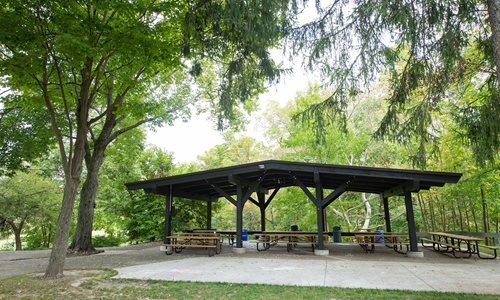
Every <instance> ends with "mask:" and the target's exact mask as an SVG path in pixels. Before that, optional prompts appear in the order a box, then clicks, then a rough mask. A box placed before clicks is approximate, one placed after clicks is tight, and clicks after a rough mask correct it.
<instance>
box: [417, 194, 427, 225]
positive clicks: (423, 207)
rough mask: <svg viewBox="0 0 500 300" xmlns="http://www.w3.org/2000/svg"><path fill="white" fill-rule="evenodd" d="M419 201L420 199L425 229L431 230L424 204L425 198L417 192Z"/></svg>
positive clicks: (419, 204)
mask: <svg viewBox="0 0 500 300" xmlns="http://www.w3.org/2000/svg"><path fill="white" fill-rule="evenodd" d="M417 201H418V206H419V207H420V213H421V214H422V222H423V223H424V231H428V230H429V226H428V224H427V216H426V215H425V206H424V204H423V201H424V200H423V199H422V196H421V195H420V193H417Z"/></svg>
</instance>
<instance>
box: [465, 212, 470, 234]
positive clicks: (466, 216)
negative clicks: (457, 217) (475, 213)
mask: <svg viewBox="0 0 500 300" xmlns="http://www.w3.org/2000/svg"><path fill="white" fill-rule="evenodd" d="M465 220H466V222H467V230H468V231H469V232H470V217H469V210H467V206H466V207H465Z"/></svg>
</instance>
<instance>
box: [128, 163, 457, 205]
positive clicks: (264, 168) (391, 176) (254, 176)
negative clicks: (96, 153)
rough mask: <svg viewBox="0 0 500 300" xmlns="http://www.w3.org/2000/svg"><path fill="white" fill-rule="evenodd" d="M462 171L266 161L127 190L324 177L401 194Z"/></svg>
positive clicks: (272, 184) (199, 193)
mask: <svg viewBox="0 0 500 300" xmlns="http://www.w3.org/2000/svg"><path fill="white" fill-rule="evenodd" d="M461 176H462V174H461V173H450V172H430V171H418V170H403V169H389V168H373V167H358V166H343V165H332V164H319V163H304V162H291V161H280V160H266V161H259V162H253V163H248V164H242V165H237V166H231V167H225V168H218V169H211V170H206V171H200V172H194V173H188V174H182V175H175V176H169V177H163V178H158V179H151V180H144V181H137V182H130V183H126V184H125V185H126V187H127V189H128V190H138V189H144V190H145V191H146V192H149V193H155V194H160V195H168V194H169V193H170V186H172V193H173V196H174V197H182V198H190V199H200V200H208V199H216V198H220V197H223V196H222V195H221V194H220V193H219V192H218V191H216V190H215V189H214V185H216V186H217V187H219V188H220V189H222V190H223V191H224V192H225V193H227V194H228V195H235V194H236V185H237V183H238V182H239V183H242V182H243V184H244V183H245V182H248V183H251V182H255V181H257V180H259V178H261V177H263V178H262V180H261V183H260V186H259V190H269V189H274V188H277V187H288V186H297V181H300V182H302V183H303V184H304V185H305V186H307V187H315V186H317V182H318V181H319V182H320V183H321V186H322V187H323V188H324V189H331V190H335V189H336V188H338V187H340V186H342V185H345V184H346V183H347V189H346V191H354V192H366V193H376V194H381V193H388V192H391V191H392V194H397V192H396V191H395V189H398V188H399V187H401V186H405V185H406V186H408V185H409V186H411V189H412V191H413V192H418V191H419V190H422V189H423V190H428V189H430V188H431V187H432V186H443V185H444V184H445V183H456V182H458V180H459V179H460V177H461ZM315 178H316V179H315ZM318 179H319V180H318Z"/></svg>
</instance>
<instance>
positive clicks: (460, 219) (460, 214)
mask: <svg viewBox="0 0 500 300" xmlns="http://www.w3.org/2000/svg"><path fill="white" fill-rule="evenodd" d="M455 204H456V205H457V209H458V217H459V221H460V231H464V219H463V217H462V209H461V208H460V203H458V201H455Z"/></svg>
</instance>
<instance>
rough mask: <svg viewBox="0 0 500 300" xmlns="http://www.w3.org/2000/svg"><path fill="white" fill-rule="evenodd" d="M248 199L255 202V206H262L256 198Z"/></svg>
mask: <svg viewBox="0 0 500 300" xmlns="http://www.w3.org/2000/svg"><path fill="white" fill-rule="evenodd" d="M248 201H250V202H252V203H253V204H255V206H257V207H260V204H259V202H257V200H255V199H254V198H252V197H248Z"/></svg>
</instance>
